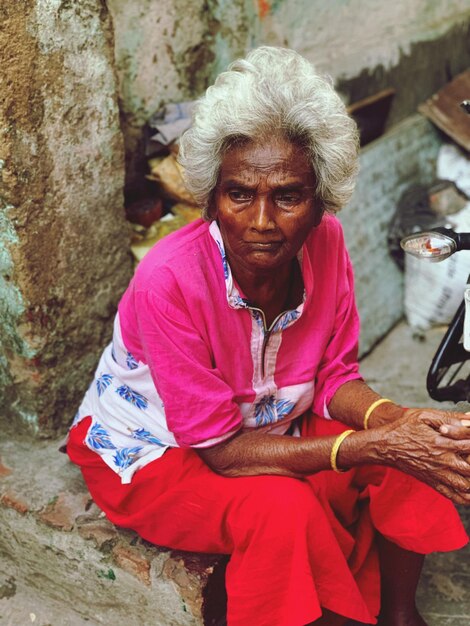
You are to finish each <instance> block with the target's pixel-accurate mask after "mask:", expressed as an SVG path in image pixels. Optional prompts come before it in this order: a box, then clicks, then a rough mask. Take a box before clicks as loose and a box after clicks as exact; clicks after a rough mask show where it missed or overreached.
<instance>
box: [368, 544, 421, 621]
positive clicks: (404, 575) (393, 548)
mask: <svg viewBox="0 0 470 626" xmlns="http://www.w3.org/2000/svg"><path fill="white" fill-rule="evenodd" d="M377 541H378V548H379V560H380V573H381V579H382V593H381V596H382V607H381V611H380V616H379V622H378V626H426V622H425V621H424V620H423V618H422V617H421V615H420V614H419V612H418V610H417V608H416V590H417V588H418V582H419V577H420V574H421V570H422V567H423V563H424V555H422V554H417V553H416V552H410V551H409V550H405V549H403V548H400V547H399V546H397V545H396V544H394V543H392V542H391V541H388V540H387V539H385V538H384V537H382V536H381V535H379V536H378V539H377Z"/></svg>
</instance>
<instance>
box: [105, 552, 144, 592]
mask: <svg viewBox="0 0 470 626" xmlns="http://www.w3.org/2000/svg"><path fill="white" fill-rule="evenodd" d="M112 555H113V558H114V561H115V562H116V564H117V565H119V567H121V568H122V569H123V570H124V571H126V572H128V573H129V574H132V576H135V577H136V578H138V579H139V580H140V581H141V582H143V583H144V585H148V586H149V585H150V561H149V559H148V558H147V557H146V556H145V555H144V554H142V552H141V551H140V550H138V549H137V548H134V547H133V546H126V545H122V544H118V545H116V546H114V548H113V550H112Z"/></svg>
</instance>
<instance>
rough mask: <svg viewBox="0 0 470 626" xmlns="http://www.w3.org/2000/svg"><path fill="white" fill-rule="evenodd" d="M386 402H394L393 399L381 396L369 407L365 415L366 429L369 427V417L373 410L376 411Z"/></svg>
mask: <svg viewBox="0 0 470 626" xmlns="http://www.w3.org/2000/svg"><path fill="white" fill-rule="evenodd" d="M386 402H391V403H392V404H393V401H392V400H389V399H388V398H379V399H378V400H376V401H375V402H372V404H371V405H370V407H369V408H368V409H367V411H366V414H365V415H364V430H367V428H368V425H369V418H370V416H371V415H372V413H373V411H375V409H376V408H377V407H378V406H380V405H381V404H385V403H386Z"/></svg>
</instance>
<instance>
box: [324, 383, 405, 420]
mask: <svg viewBox="0 0 470 626" xmlns="http://www.w3.org/2000/svg"><path fill="white" fill-rule="evenodd" d="M380 398H381V396H380V395H379V394H378V393H376V392H375V391H373V389H371V388H370V387H369V386H368V385H367V383H365V382H364V381H363V380H351V381H348V382H346V383H345V384H344V385H341V387H339V389H337V391H336V392H335V394H334V396H333V398H332V399H331V401H330V403H329V405H328V412H329V414H330V415H331V417H332V418H333V419H336V420H338V421H339V422H342V423H343V424H347V425H348V426H351V428H354V429H357V430H359V429H362V428H363V427H364V416H365V414H366V412H367V409H368V408H369V407H370V406H371V405H372V404H373V403H374V402H375V401H376V400H379V399H380ZM404 412H405V409H404V408H403V407H401V406H399V405H398V404H395V403H394V402H386V403H383V404H380V405H379V406H377V408H375V409H374V410H373V411H372V413H371V415H370V418H369V420H368V423H367V427H368V428H375V427H377V426H383V425H384V424H387V423H389V422H391V421H394V420H396V419H399V418H400V417H403V415H404Z"/></svg>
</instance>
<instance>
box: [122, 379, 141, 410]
mask: <svg viewBox="0 0 470 626" xmlns="http://www.w3.org/2000/svg"><path fill="white" fill-rule="evenodd" d="M116 393H118V394H119V395H120V396H121V398H124V400H127V402H130V403H131V404H133V405H134V406H135V407H137V408H138V409H141V410H144V409H146V408H147V407H148V400H147V398H146V397H145V396H143V395H142V394H140V393H137V391H134V390H133V389H131V388H130V387H128V386H127V385H121V386H120V387H118V388H117V389H116Z"/></svg>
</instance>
